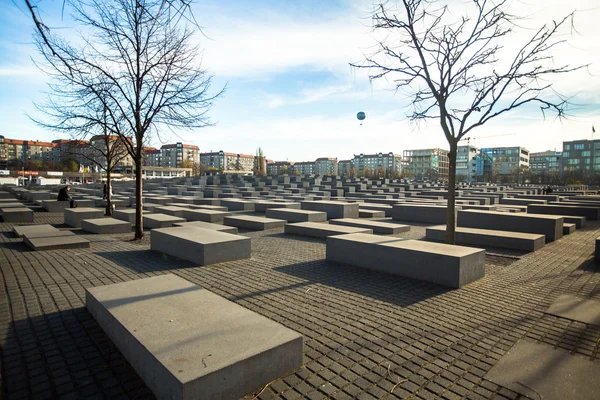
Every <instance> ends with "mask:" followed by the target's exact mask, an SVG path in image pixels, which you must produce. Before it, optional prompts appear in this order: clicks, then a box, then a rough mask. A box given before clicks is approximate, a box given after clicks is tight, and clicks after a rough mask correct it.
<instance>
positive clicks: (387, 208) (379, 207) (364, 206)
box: [359, 203, 392, 218]
mask: <svg viewBox="0 0 600 400" xmlns="http://www.w3.org/2000/svg"><path fill="white" fill-rule="evenodd" d="M363 210H372V211H382V212H383V213H384V215H383V217H382V218H384V217H391V216H392V206H391V205H387V204H373V203H361V204H360V205H359V217H360V212H361V211H363Z"/></svg>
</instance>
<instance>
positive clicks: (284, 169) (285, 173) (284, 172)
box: [277, 165, 290, 175]
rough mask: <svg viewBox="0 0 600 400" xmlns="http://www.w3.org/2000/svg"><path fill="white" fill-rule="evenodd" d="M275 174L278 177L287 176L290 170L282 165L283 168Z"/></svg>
mask: <svg viewBox="0 0 600 400" xmlns="http://www.w3.org/2000/svg"><path fill="white" fill-rule="evenodd" d="M277 173H278V175H288V174H289V173H290V169H289V168H288V167H287V165H284V166H283V167H281V168H279V171H278V172H277Z"/></svg>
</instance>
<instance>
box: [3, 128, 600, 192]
mask: <svg viewBox="0 0 600 400" xmlns="http://www.w3.org/2000/svg"><path fill="white" fill-rule="evenodd" d="M119 142H120V139H118V138H117V137H113V138H112V139H111V141H110V143H108V144H107V142H106V140H105V138H104V137H103V136H94V137H92V138H90V140H65V139H57V140H53V141H52V142H42V141H37V140H19V139H9V138H5V137H3V136H0V170H8V169H18V170H20V169H25V168H31V167H32V163H33V164H35V165H37V166H38V167H39V166H41V165H42V166H43V165H44V164H45V166H47V167H50V166H52V165H53V164H55V165H56V164H60V163H64V162H66V161H69V162H75V164H76V167H77V168H81V166H82V165H83V166H92V165H94V164H96V165H98V166H100V167H101V168H104V167H106V166H105V165H103V163H105V159H104V157H103V155H102V154H103V153H105V152H106V147H107V145H108V146H111V145H113V146H118V145H119ZM118 153H120V160H119V162H118V163H117V165H116V170H117V171H128V170H129V171H130V170H132V169H133V160H132V159H131V157H130V156H129V155H128V154H127V153H126V151H125V148H124V146H123V145H122V144H121V150H120V152H118ZM259 162H261V163H263V165H262V166H259V165H258V163H259ZM144 166H147V167H154V168H167V169H168V168H193V167H194V166H203V167H204V168H205V170H208V171H219V172H236V173H244V174H248V173H253V172H255V171H266V173H267V174H269V175H277V174H294V175H331V176H335V175H339V176H350V177H355V176H386V177H400V176H406V177H412V178H415V179H423V180H447V179H448V175H449V159H448V151H447V150H445V149H440V148H434V149H417V150H405V151H404V152H403V153H402V155H400V154H396V153H393V152H389V153H375V154H363V153H361V154H355V155H354V156H353V158H352V159H348V160H339V161H338V159H337V158H334V157H320V158H317V159H316V160H315V161H299V162H293V161H272V160H267V159H265V158H264V157H257V156H253V155H249V154H240V153H229V152H224V151H222V150H221V151H216V152H213V151H210V152H206V153H201V152H200V149H199V147H198V146H196V145H191V144H184V143H181V142H179V143H173V144H164V145H162V146H161V147H160V148H153V147H147V148H145V149H144ZM456 175H457V180H458V181H464V182H479V181H481V182H486V181H487V182H490V181H492V182H525V181H529V182H534V183H559V182H563V181H565V180H570V181H573V182H581V183H584V184H590V183H600V139H591V140H585V139H581V140H574V141H566V142H563V148H562V151H550V150H549V151H544V152H539V153H530V152H529V150H527V149H526V148H524V147H520V146H513V147H488V148H480V149H478V148H476V147H475V146H471V145H470V144H467V145H464V146H459V148H458V151H457V163H456ZM597 181H598V182H597Z"/></svg>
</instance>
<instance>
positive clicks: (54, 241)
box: [23, 235, 90, 251]
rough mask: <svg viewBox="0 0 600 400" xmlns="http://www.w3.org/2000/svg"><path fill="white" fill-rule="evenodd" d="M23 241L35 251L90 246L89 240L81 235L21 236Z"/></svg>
mask: <svg viewBox="0 0 600 400" xmlns="http://www.w3.org/2000/svg"><path fill="white" fill-rule="evenodd" d="M23 242H25V244H26V245H27V246H29V247H30V248H31V249H33V250H35V251H44V250H63V249H85V248H89V247H90V241H89V240H87V239H85V238H82V237H81V236H77V235H72V236H45V237H32V238H29V237H27V236H24V237H23Z"/></svg>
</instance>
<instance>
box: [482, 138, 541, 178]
mask: <svg viewBox="0 0 600 400" xmlns="http://www.w3.org/2000/svg"><path fill="white" fill-rule="evenodd" d="M521 167H529V150H527V149H526V148H524V147H521V146H514V147H487V148H482V149H480V151H479V159H478V165H477V174H478V176H482V177H484V179H485V180H492V179H493V180H498V179H499V180H501V181H502V180H507V179H509V178H510V176H514V175H518V174H519V173H520V172H519V171H520V168H521Z"/></svg>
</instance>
